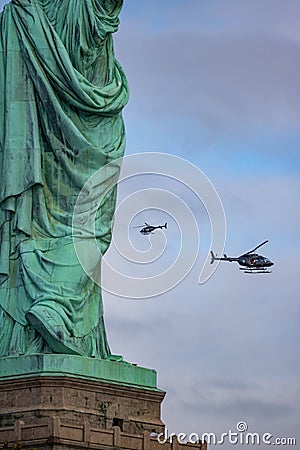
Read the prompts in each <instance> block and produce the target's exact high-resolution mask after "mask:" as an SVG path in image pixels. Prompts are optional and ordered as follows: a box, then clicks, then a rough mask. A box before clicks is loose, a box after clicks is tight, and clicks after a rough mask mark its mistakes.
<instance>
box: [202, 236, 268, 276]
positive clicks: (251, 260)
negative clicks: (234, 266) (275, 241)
mask: <svg viewBox="0 0 300 450" xmlns="http://www.w3.org/2000/svg"><path fill="white" fill-rule="evenodd" d="M267 242H269V241H268V240H266V241H264V242H262V243H261V244H259V245H257V246H256V247H255V248H253V249H252V250H249V251H248V252H247V253H244V254H243V255H241V256H238V257H237V258H232V257H229V256H227V255H225V254H224V257H223V258H217V257H216V256H215V255H214V253H213V252H212V251H211V252H210V253H211V261H210V263H211V264H213V263H214V262H215V261H229V262H233V261H236V262H237V263H238V264H239V265H240V266H244V267H239V269H240V270H243V271H244V273H271V271H269V270H268V267H271V266H273V265H274V263H273V262H272V261H271V260H270V259H269V258H266V257H265V256H262V255H258V254H257V253H253V252H255V250H257V249H258V248H260V247H262V246H263V245H265V244H266V243H267Z"/></svg>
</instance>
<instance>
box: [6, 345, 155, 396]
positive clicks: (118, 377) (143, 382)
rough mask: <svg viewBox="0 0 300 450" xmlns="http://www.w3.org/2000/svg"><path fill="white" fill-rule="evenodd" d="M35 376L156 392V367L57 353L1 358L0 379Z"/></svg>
mask: <svg viewBox="0 0 300 450" xmlns="http://www.w3.org/2000/svg"><path fill="white" fill-rule="evenodd" d="M37 376H64V377H66V376H68V377H71V378H72V377H74V378H81V379H88V380H96V381H100V382H105V383H113V384H121V385H126V386H132V387H140V388H145V389H150V390H157V391H159V390H158V389H157V387H156V371H155V370H153V369H147V368H144V367H139V366H136V365H133V364H129V363H127V362H119V361H113V360H108V359H98V358H89V357H86V356H75V355H58V354H57V355H54V354H48V355H47V354H44V355H41V354H39V355H26V356H15V357H14V356H10V357H8V358H0V381H1V380H11V379H18V378H32V377H37Z"/></svg>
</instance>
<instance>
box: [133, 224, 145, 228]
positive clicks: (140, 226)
mask: <svg viewBox="0 0 300 450" xmlns="http://www.w3.org/2000/svg"><path fill="white" fill-rule="evenodd" d="M144 226H145V225H137V226H136V227H131V228H143V227H144Z"/></svg>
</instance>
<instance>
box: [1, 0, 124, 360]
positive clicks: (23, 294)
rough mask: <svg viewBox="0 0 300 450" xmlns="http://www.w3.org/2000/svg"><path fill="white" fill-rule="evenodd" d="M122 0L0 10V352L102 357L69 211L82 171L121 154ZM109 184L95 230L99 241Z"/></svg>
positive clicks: (85, 174)
mask: <svg viewBox="0 0 300 450" xmlns="http://www.w3.org/2000/svg"><path fill="white" fill-rule="evenodd" d="M121 8H122V0H12V1H11V2H10V3H9V4H7V5H6V6H5V7H4V10H3V12H2V13H1V15H0V34H1V37H0V58H1V68H0V111H1V114H0V121H1V123H0V168H1V187H0V239H1V240H0V356H10V355H20V354H35V353H65V354H75V355H86V356H95V357H98V358H107V357H109V355H110V350H109V346H108V343H107V339H106V333H105V327H104V321H103V308H102V298H101V288H100V287H99V286H98V285H97V284H96V283H95V282H94V281H93V280H92V279H91V278H90V277H89V276H88V275H87V274H86V273H85V271H84V270H83V269H82V267H81V265H80V263H79V261H78V258H77V256H76V252H75V249H74V245H73V235H72V233H73V231H72V214H73V210H74V205H75V203H76V199H77V197H78V195H79V193H80V191H81V190H82V188H83V186H84V185H85V183H86V181H87V180H88V179H89V178H90V177H91V176H92V175H93V174H94V173H95V172H96V171H97V170H99V168H101V167H104V166H105V165H106V164H107V163H111V162H112V161H115V160H118V159H119V158H120V157H122V156H123V153H124V146H125V133H124V123H123V119H122V109H123V107H124V106H125V105H126V103H127V100H128V87H127V81H126V78H125V75H124V73H123V70H122V68H121V67H120V65H119V63H118V62H117V61H116V59H115V56H114V50H113V41H112V33H114V32H115V31H117V28H118V24H119V19H118V15H119V13H120V10H121ZM115 201H116V189H115V188H113V189H111V190H110V191H109V192H108V193H107V194H106V195H105V196H104V197H103V199H102V201H101V204H100V206H99V209H98V211H97V216H96V222H95V233H96V238H97V242H98V245H99V248H100V249H101V254H102V255H103V254H104V253H105V251H106V249H107V248H108V246H109V244H110V240H111V228H112V219H113V215H114V210H115Z"/></svg>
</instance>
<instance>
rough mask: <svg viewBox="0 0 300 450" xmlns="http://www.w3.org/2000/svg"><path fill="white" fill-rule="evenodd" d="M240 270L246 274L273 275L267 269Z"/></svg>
mask: <svg viewBox="0 0 300 450" xmlns="http://www.w3.org/2000/svg"><path fill="white" fill-rule="evenodd" d="M240 270H243V271H244V273H272V271H271V270H267V269H254V268H253V269H246V270H245V269H242V268H241V267H240Z"/></svg>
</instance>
